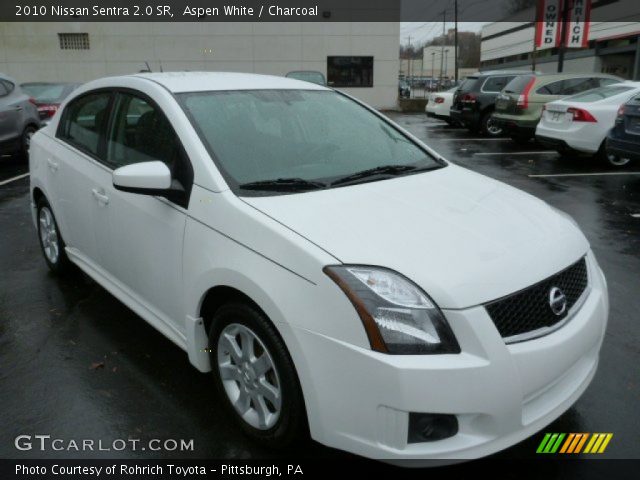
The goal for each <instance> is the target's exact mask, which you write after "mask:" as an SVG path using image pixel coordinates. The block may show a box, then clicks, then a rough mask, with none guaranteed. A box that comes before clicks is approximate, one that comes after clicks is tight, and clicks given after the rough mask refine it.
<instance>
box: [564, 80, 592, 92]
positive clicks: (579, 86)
mask: <svg viewBox="0 0 640 480" xmlns="http://www.w3.org/2000/svg"><path fill="white" fill-rule="evenodd" d="M599 86H600V82H598V80H597V79H595V78H569V79H567V80H564V81H563V84H562V93H561V95H575V94H576V93H580V92H584V91H586V90H591V89H592V88H597V87H599Z"/></svg>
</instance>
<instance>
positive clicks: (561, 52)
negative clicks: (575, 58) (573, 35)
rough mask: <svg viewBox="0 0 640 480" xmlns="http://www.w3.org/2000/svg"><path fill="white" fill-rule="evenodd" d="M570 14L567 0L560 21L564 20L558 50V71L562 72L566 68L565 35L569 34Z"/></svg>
mask: <svg viewBox="0 0 640 480" xmlns="http://www.w3.org/2000/svg"><path fill="white" fill-rule="evenodd" d="M568 16H569V2H567V1H566V0H565V2H564V4H563V6H562V17H561V18H560V21H561V22H562V23H561V24H560V25H561V27H562V28H561V29H560V48H559V50H558V73H562V69H563V68H564V51H565V48H566V45H565V43H566V42H565V37H566V36H567V17H568Z"/></svg>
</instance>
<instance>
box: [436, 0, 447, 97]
mask: <svg viewBox="0 0 640 480" xmlns="http://www.w3.org/2000/svg"><path fill="white" fill-rule="evenodd" d="M446 24H447V10H446V9H445V10H443V11H442V44H441V45H440V75H439V78H440V83H439V85H438V86H440V85H442V62H443V61H444V42H445V39H446V36H445V31H444V30H445V28H446Z"/></svg>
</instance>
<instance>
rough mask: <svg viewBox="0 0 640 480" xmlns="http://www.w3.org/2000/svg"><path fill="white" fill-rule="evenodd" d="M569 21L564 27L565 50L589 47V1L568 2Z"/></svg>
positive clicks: (574, 0) (572, 0)
mask: <svg viewBox="0 0 640 480" xmlns="http://www.w3.org/2000/svg"><path fill="white" fill-rule="evenodd" d="M568 1H570V2H571V3H570V4H569V6H570V8H571V9H570V10H569V19H568V22H567V26H566V32H567V34H566V37H565V45H566V46H567V48H584V47H587V46H589V23H590V16H591V0H568Z"/></svg>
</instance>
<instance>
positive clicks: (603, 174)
mask: <svg viewBox="0 0 640 480" xmlns="http://www.w3.org/2000/svg"><path fill="white" fill-rule="evenodd" d="M606 175H640V172H592V173H550V174H548V175H542V174H541V175H529V177H530V178H546V177H597V176H606Z"/></svg>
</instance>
